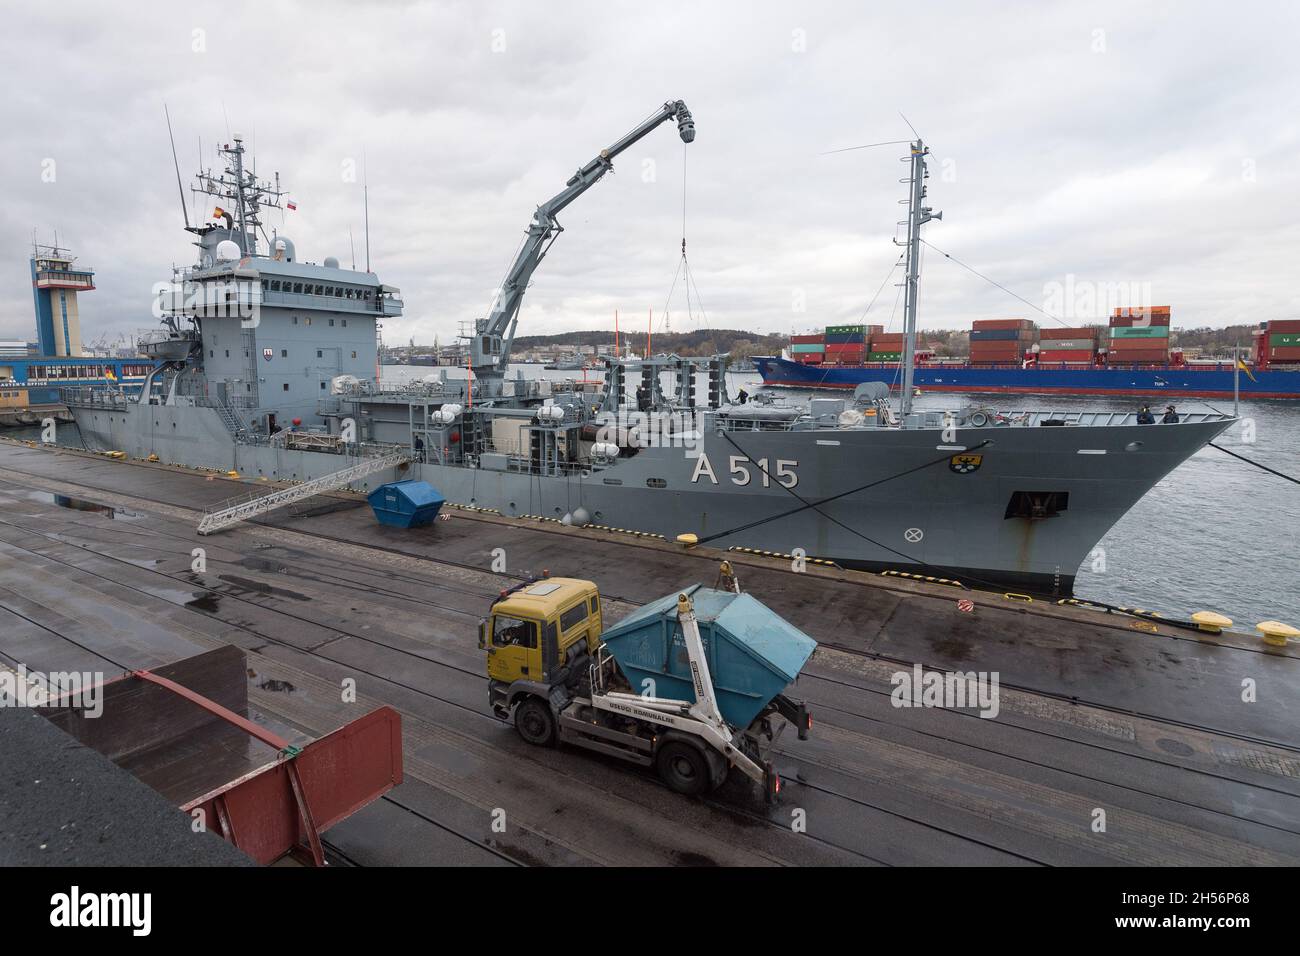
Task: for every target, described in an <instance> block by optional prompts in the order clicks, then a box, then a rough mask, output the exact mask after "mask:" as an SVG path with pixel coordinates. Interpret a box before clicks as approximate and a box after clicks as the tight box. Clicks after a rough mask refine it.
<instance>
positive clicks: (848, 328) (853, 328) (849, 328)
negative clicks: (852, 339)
mask: <svg viewBox="0 0 1300 956" xmlns="http://www.w3.org/2000/svg"><path fill="white" fill-rule="evenodd" d="M866 331H867V327H866V326H865V325H828V326H826V333H827V334H828V335H829V334H830V333H832V332H836V333H838V332H861V333H863V334H865V333H866Z"/></svg>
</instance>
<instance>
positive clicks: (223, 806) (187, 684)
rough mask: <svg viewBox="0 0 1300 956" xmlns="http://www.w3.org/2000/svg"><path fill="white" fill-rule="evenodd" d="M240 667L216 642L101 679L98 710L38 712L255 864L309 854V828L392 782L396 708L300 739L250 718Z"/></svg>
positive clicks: (312, 841)
mask: <svg viewBox="0 0 1300 956" xmlns="http://www.w3.org/2000/svg"><path fill="white" fill-rule="evenodd" d="M247 673H248V666H247V659H246V657H245V654H244V652H243V651H242V650H240V649H239V648H237V647H234V646H231V645H227V646H225V647H220V648H217V649H215V650H212V651H208V652H206V653H204V654H199V655H197V656H195V657H190V658H186V659H185V660H183V661H178V662H176V663H174V664H169V665H167V666H165V667H160V668H157V669H155V670H152V671H136V672H134V673H132V674H129V675H126V676H123V677H121V678H118V679H116V680H113V681H109V682H107V683H105V684H104V685H103V686H102V687H101V688H100V690H101V693H102V696H103V704H102V713H101V714H100V716H98V717H94V716H91V715H90V714H88V713H86V712H84V711H81V710H75V709H71V708H65V707H59V706H57V705H55V706H50V707H46V708H43V709H42V713H43V714H44V715H45V716H46V717H47V718H49V719H50V720H51V721H52V722H53V723H55V724H56V725H58V726H59V727H61V728H62V729H63V730H65V731H66V732H67V733H69V734H70V735H72V736H73V737H75V738H76V739H77V740H79V741H80V742H82V743H83V744H85V745H86V746H88V747H91V748H92V749H94V750H97V751H98V752H99V753H101V754H103V755H104V756H106V757H108V758H109V759H110V760H112V761H113V762H114V763H117V764H118V765H119V766H121V767H123V768H125V769H127V770H129V771H130V772H131V773H133V774H134V775H135V776H137V777H139V778H140V779H141V780H143V781H144V782H145V783H148V784H149V785H150V786H152V787H153V788H154V789H155V790H157V791H158V792H160V793H162V794H163V795H164V796H166V797H168V798H169V799H171V800H173V801H174V802H176V803H177V804H178V805H179V807H180V808H181V809H182V810H184V811H185V812H187V813H189V814H190V815H191V816H193V817H195V819H197V820H200V821H202V823H203V825H204V826H205V827H206V828H210V829H212V830H214V831H215V832H216V833H218V834H220V835H221V836H223V837H224V838H225V839H226V840H228V841H230V842H231V843H233V844H234V845H235V846H237V847H238V848H239V849H241V850H242V851H243V852H245V853H247V854H248V855H249V856H250V857H252V858H253V859H254V860H256V861H258V862H259V863H271V862H273V861H275V860H277V859H279V858H280V857H282V856H284V855H285V854H286V853H289V852H291V851H302V852H305V853H306V854H308V855H309V857H310V859H311V860H312V861H313V862H314V863H315V864H316V865H321V864H323V863H324V856H323V853H322V850H321V844H320V834H321V833H323V832H324V831H325V830H327V829H329V828H330V827H331V826H333V825H334V824H336V823H338V822H339V821H340V820H343V819H345V818H346V817H348V816H350V815H351V814H353V813H355V812H356V811H357V810H359V809H361V808H362V807H364V806H365V805H366V804H368V803H370V802H371V801H373V800H376V799H378V798H379V797H380V796H382V795H383V794H385V793H387V792H388V791H389V790H391V789H392V788H393V787H395V786H397V785H398V784H399V783H401V781H402V732H401V718H400V716H399V715H398V713H397V712H396V711H395V710H393V709H392V708H391V707H380V708H379V709H377V710H374V711H371V712H370V713H368V714H366V715H365V716H363V717H360V718H358V719H356V720H354V721H351V722H349V723H347V724H345V725H344V726H342V727H340V728H339V729H337V730H335V731H333V732H331V733H329V734H326V735H325V736H324V737H321V738H320V739H318V740H311V741H308V740H306V739H304V738H303V737H302V736H301V735H293V732H292V731H290V730H289V729H288V728H284V729H282V730H281V729H280V728H276V729H273V728H271V727H269V726H267V725H266V724H264V723H259V722H257V721H255V720H253V719H250V717H249V716H248V678H247ZM291 736H293V739H290V737H291Z"/></svg>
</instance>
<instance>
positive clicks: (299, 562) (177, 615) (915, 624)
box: [0, 441, 1300, 866]
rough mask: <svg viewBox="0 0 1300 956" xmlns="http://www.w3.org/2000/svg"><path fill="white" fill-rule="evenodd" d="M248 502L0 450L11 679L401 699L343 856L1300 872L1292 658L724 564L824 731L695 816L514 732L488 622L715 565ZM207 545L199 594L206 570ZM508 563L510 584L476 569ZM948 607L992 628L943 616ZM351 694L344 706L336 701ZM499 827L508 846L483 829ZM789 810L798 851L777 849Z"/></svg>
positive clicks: (617, 544) (357, 859)
mask: <svg viewBox="0 0 1300 956" xmlns="http://www.w3.org/2000/svg"><path fill="white" fill-rule="evenodd" d="M237 490H238V489H236V488H234V487H233V483H232V482H230V481H228V480H224V479H210V478H207V477H206V476H204V475H203V474H196V473H194V472H191V471H187V470H184V469H178V468H173V467H168V466H162V465H149V464H144V463H137V462H116V461H111V460H108V459H106V458H104V457H100V456H95V455H91V454H87V453H80V452H72V451H68V450H51V449H44V448H34V447H29V446H25V445H22V444H19V443H15V442H10V441H0V662H3V663H6V664H9V665H11V666H16V665H18V664H25V665H27V666H28V667H29V668H31V669H40V670H47V671H48V670H59V669H101V670H106V671H109V672H116V671H117V670H118V669H120V668H122V667H150V666H155V665H159V664H162V663H166V662H169V661H172V660H175V659H178V658H182V657H187V656H190V655H192V654H195V653H200V652H202V651H206V650H209V649H211V648H213V647H216V646H219V645H222V644H226V643H233V644H236V645H238V646H239V647H241V648H243V649H245V650H246V651H247V653H248V660H249V668H250V676H249V680H250V687H249V692H250V700H251V702H252V703H253V705H254V706H256V708H257V709H258V710H259V711H260V712H262V713H264V714H267V715H268V716H269V717H271V718H273V719H274V720H276V721H278V722H280V723H283V724H284V725H286V726H289V727H292V728H295V729H297V730H298V731H300V732H301V733H304V734H307V735H311V736H319V735H322V734H324V733H326V732H328V731H329V730H331V729H333V728H334V727H336V726H338V725H340V724H341V723H343V722H344V721H346V720H348V719H350V718H351V717H353V716H356V715H357V714H359V713H362V712H364V711H365V710H368V709H370V708H371V707H374V706H377V705H378V704H381V703H387V704H391V705H392V706H394V707H396V708H397V709H398V710H399V711H400V712H401V714H402V720H403V732H404V751H405V767H406V779H405V782H404V783H403V784H402V785H401V786H400V787H399V788H397V789H396V790H394V791H393V792H392V793H390V794H389V795H388V796H386V797H385V798H383V799H381V800H379V801H377V802H376V803H375V804H373V805H371V806H369V807H367V808H365V809H364V810H362V811H361V812H359V813H357V814H356V815H355V816H353V817H351V818H350V819H348V820H346V821H344V822H343V823H341V824H339V825H338V826H336V827H334V828H333V829H331V830H330V831H328V833H327V834H326V842H327V846H328V849H329V852H330V855H331V857H332V859H333V860H334V861H335V862H336V863H344V864H346V863H352V864H356V865H384V864H399V863H408V864H420V863H429V864H465V865H492V866H503V865H504V866H509V865H541V864H551V865H557V864H579V865H601V864H629V865H659V864H697V865H714V864H718V865H782V864H805V865H816V864H855V865H873V864H879V865H896V864H981V863H993V864H1006V865H1060V864H1127V865H1149V864H1211V865H1222V864H1227V865H1238V864H1291V865H1294V864H1296V863H1297V862H1300V753H1298V751H1300V747H1298V746H1297V743H1296V740H1297V734H1296V732H1295V731H1296V727H1297V725H1298V724H1300V720H1298V719H1297V718H1300V704H1297V701H1300V694H1297V691H1298V690H1300V660H1298V658H1300V648H1298V647H1297V646H1296V645H1295V643H1294V642H1293V643H1292V644H1290V645H1289V646H1287V647H1284V648H1269V647H1267V646H1265V645H1264V644H1262V643H1261V642H1260V641H1259V640H1258V639H1256V638H1254V637H1251V636H1249V635H1242V634H1236V635H1233V634H1224V635H1220V636H1217V637H1214V636H1211V635H1207V634H1197V633H1193V632H1187V631H1179V630H1177V629H1174V628H1171V627H1168V626H1164V625H1160V626H1156V627H1155V630H1154V632H1151V631H1148V630H1143V629H1139V628H1137V627H1135V626H1133V624H1134V622H1133V621H1132V619H1130V618H1127V617H1123V616H1110V615H1103V614H1099V613H1097V612H1094V611H1087V610H1082V609H1076V608H1061V607H1057V606H1054V605H1043V604H1040V603H1037V602H1035V603H1033V604H1024V603H1018V602H1015V601H1011V600H1007V599H1005V598H1003V597H1002V596H1001V595H1000V594H985V593H980V592H974V593H968V592H962V591H956V590H955V589H953V588H950V587H945V586H942V585H929V584H925V583H918V582H911V581H905V580H901V579H898V578H885V577H880V576H871V575H863V574H857V573H854V572H845V571H839V570H838V569H834V568H824V567H810V568H809V570H808V572H807V574H804V575H797V574H794V573H792V572H791V571H790V570H789V568H788V565H787V563H786V562H783V561H778V560H772V559H768V558H764V557H761V556H751V555H739V554H736V555H732V556H731V557H732V560H733V563H734V564H735V565H736V567H737V571H738V574H739V576H740V580H741V584H742V586H743V588H744V589H745V590H746V591H748V592H751V593H753V594H754V595H755V596H757V597H758V598H759V599H760V600H762V601H763V602H765V603H767V604H768V605H770V606H771V607H772V608H773V609H774V610H776V611H777V612H778V613H780V614H782V615H783V616H785V617H787V618H788V619H789V620H790V621H792V622H793V623H795V624H796V625H798V626H799V627H801V628H803V629H804V630H805V631H807V632H808V633H809V634H810V635H812V636H813V637H815V638H816V639H817V640H818V641H819V642H821V647H820V648H819V650H818V651H817V653H816V654H815V656H814V658H813V659H812V661H811V662H810V663H809V665H808V667H807V668H806V669H805V671H804V672H803V674H802V676H801V677H800V679H799V681H798V683H797V684H796V686H795V688H794V690H793V691H792V692H791V693H792V694H794V695H796V696H800V697H803V698H805V699H806V700H807V701H808V702H809V706H810V707H811V709H812V711H813V713H814V716H815V721H816V722H815V724H814V727H813V732H812V736H811V737H810V738H809V739H808V740H807V741H802V742H801V741H797V740H794V739H792V737H791V738H787V739H786V740H785V741H784V742H783V743H782V744H781V745H780V747H779V748H778V751H777V754H776V758H775V759H776V764H777V768H778V770H779V771H780V773H781V775H782V778H783V779H784V781H785V784H786V786H785V790H784V793H783V795H782V799H781V803H780V804H779V805H777V806H775V807H767V806H764V805H762V804H761V802H759V801H758V798H757V796H756V795H754V794H751V793H750V792H749V790H748V789H747V788H746V787H744V786H742V785H738V781H736V780H732V781H729V782H728V784H727V785H726V787H724V789H723V790H721V791H719V792H718V793H717V794H715V795H714V796H713V797H712V798H710V799H708V800H704V801H701V800H690V799H687V798H682V797H679V796H677V795H676V794H673V793H672V792H670V791H668V790H667V789H666V788H664V787H663V786H661V785H660V784H659V783H658V781H657V780H656V779H655V778H654V777H653V776H652V775H650V774H645V773H641V772H639V771H637V770H634V769H629V768H628V767H627V766H626V765H624V764H622V763H618V762H614V761H608V760H604V759H602V758H600V757H596V756H593V755H591V754H588V753H585V752H577V751H573V750H567V749H560V750H547V751H541V750H537V749H535V748H532V747H529V746H528V745H527V744H525V743H524V742H523V741H521V740H520V739H519V738H518V737H517V736H516V734H515V733H514V731H513V730H512V729H511V728H510V727H508V726H506V725H504V724H501V723H500V722H498V721H497V720H495V719H494V718H493V717H492V716H491V715H490V713H489V712H488V710H487V707H486V699H487V694H486V678H485V675H484V668H483V664H482V658H481V652H480V651H479V650H478V648H477V646H476V633H475V628H476V624H477V621H478V618H479V617H480V616H481V615H482V613H483V612H484V610H485V609H486V608H487V606H488V605H489V603H490V601H491V600H492V599H493V597H494V596H495V595H496V594H497V593H498V592H499V590H500V589H501V588H503V587H506V586H508V585H510V584H512V583H514V582H515V581H517V580H518V577H517V576H519V575H523V574H526V573H530V572H531V573H540V572H541V570H542V569H543V568H546V569H549V570H550V571H551V572H552V573H555V574H564V575H568V576H578V577H588V578H591V579H593V580H595V581H596V582H597V583H598V584H599V585H600V588H601V591H602V593H603V595H604V596H605V613H606V615H607V621H612V620H616V619H618V618H620V617H622V616H623V615H625V614H627V613H629V612H630V611H631V610H632V609H633V608H634V607H636V606H637V605H639V604H641V603H643V602H645V601H648V600H650V599H653V598H657V597H660V596H661V595H663V594H666V593H669V592H671V591H673V590H675V589H677V588H679V587H681V586H682V585H684V584H687V583H690V582H693V581H702V582H703V583H705V584H712V583H713V581H714V580H715V578H716V573H717V560H718V554H717V553H716V552H710V551H708V550H706V549H699V550H696V551H689V552H683V551H682V550H680V548H678V547H677V546H675V545H672V544H669V543H664V542H658V541H653V540H647V539H637V538H632V537H628V536H625V535H620V534H617V533H610V532H603V531H595V530H590V529H582V530H579V529H570V528H564V527H561V526H559V525H557V524H554V523H550V522H547V523H542V522H536V521H528V520H518V519H506V518H500V517H496V516H493V515H490V514H482V513H474V512H468V511H463V510H451V511H450V512H449V513H450V520H447V521H438V522H435V523H434V525H433V526H432V527H430V528H426V529H423V530H420V531H415V532H403V531H399V530H396V529H392V528H386V527H382V526H379V525H378V524H377V523H376V522H375V521H374V519H373V517H372V516H371V514H370V512H369V509H368V508H367V507H366V506H365V505H364V502H363V501H362V500H361V499H359V498H358V497H357V496H344V495H340V496H335V497H331V498H329V499H327V500H322V501H321V505H322V506H321V507H320V508H318V509H316V510H315V512H314V513H308V514H305V515H297V516H294V515H286V514H277V515H271V516H267V517H266V518H264V519H262V520H260V521H259V522H257V523H254V524H250V525H246V526H241V527H238V528H235V529H233V530H231V531H227V532H224V533H223V534H221V535H219V536H214V537H208V538H200V537H198V536H197V534H196V533H195V530H194V529H195V525H196V524H197V521H198V519H199V517H200V516H201V515H202V513H203V510H204V509H205V508H206V507H208V506H210V505H212V504H214V503H216V502H218V501H220V500H223V499H225V498H228V497H230V495H231V494H232V492H234V491H237ZM55 495H63V496H71V497H72V498H74V499H76V500H75V501H74V502H72V504H73V507H67V506H60V505H59V504H58V503H56V499H55V497H54V496H55ZM67 503H68V502H66V501H65V505H66V504H67ZM88 504H97V505H102V506H103V512H102V513H97V512H95V511H88V510H81V509H82V508H84V507H86V506H87V505H88ZM114 509H118V510H116V513H111V512H113V511H114ZM195 547H203V548H205V549H206V551H207V570H206V573H203V574H195V573H192V572H191V571H190V562H191V557H190V552H191V549H193V548H195ZM495 548H504V549H505V551H506V556H507V560H508V566H509V571H510V573H508V574H494V573H492V572H491V570H490V566H491V562H492V551H493V549H495ZM958 597H969V598H970V599H972V600H973V601H974V602H975V605H976V607H975V610H974V611H973V612H970V613H962V612H960V611H958V610H957V608H956V600H957V598H958ZM1188 610H1189V611H1190V610H1194V609H1188ZM1143 623H1145V622H1143ZM913 662H920V663H922V664H924V665H926V666H927V667H936V668H948V669H960V670H963V671H970V670H984V671H990V670H996V671H999V672H1000V675H1001V681H1002V695H1001V713H1000V715H999V716H998V717H997V718H996V719H992V720H985V719H980V718H979V717H978V716H976V715H975V714H974V713H972V712H970V711H954V710H938V709H897V708H895V707H893V706H891V702H890V691H891V689H892V688H891V685H890V675H891V674H892V673H894V672H895V671H898V670H903V669H907V668H910V667H911V665H912V663H913ZM347 677H353V678H355V679H356V680H357V685H358V686H357V689H358V692H359V698H360V699H359V700H358V702H357V703H356V704H344V703H342V702H340V699H339V698H340V694H339V682H340V681H341V680H343V679H344V678H347ZM1243 677H1252V678H1254V679H1255V680H1256V681H1257V682H1258V686H1259V688H1260V693H1259V700H1258V702H1257V703H1253V704H1250V705H1245V704H1243V703H1242V702H1241V680H1242V678H1243ZM494 808H503V809H505V811H506V814H507V821H508V826H507V831H506V833H504V834H497V833H493V832H492V828H491V814H492V811H493V809H494ZM795 808H798V809H802V810H804V811H806V821H807V832H806V833H804V834H799V833H795V832H792V829H791V825H790V823H791V813H792V810H793V809H795ZM1097 809H1103V810H1105V811H1106V818H1107V829H1106V832H1104V833H1098V832H1094V831H1093V828H1092V823H1093V820H1094V815H1095V811H1096V810H1097ZM62 822H64V821H62V820H60V821H57V822H55V821H51V826H52V827H53V828H56V829H57V826H58V825H59V823H62Z"/></svg>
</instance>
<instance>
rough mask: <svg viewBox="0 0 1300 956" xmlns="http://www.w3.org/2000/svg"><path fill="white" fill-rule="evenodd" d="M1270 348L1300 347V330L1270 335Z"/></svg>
mask: <svg viewBox="0 0 1300 956" xmlns="http://www.w3.org/2000/svg"><path fill="white" fill-rule="evenodd" d="M1268 344H1269V347H1270V348H1297V347H1300V332H1275V333H1274V334H1272V335H1270V336H1269V337H1268Z"/></svg>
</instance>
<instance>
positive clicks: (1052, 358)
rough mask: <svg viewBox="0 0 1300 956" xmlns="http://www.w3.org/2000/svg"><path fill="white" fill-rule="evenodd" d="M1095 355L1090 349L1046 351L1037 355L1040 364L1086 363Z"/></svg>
mask: <svg viewBox="0 0 1300 956" xmlns="http://www.w3.org/2000/svg"><path fill="white" fill-rule="evenodd" d="M1094 354H1095V353H1094V352H1093V351H1092V350H1091V349H1046V350H1044V351H1041V352H1039V353H1038V360H1039V361H1040V362H1088V361H1091V360H1092V357H1093V355H1094Z"/></svg>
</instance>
